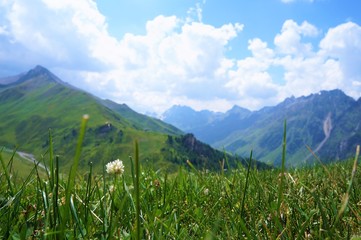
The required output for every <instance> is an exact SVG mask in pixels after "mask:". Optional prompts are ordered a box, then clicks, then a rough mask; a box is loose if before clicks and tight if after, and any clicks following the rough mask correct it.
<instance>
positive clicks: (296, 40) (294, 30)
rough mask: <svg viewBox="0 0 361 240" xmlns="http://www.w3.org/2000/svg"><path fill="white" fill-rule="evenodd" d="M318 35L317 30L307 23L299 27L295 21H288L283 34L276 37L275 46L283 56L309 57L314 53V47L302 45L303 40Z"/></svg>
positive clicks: (307, 44) (285, 23)
mask: <svg viewBox="0 0 361 240" xmlns="http://www.w3.org/2000/svg"><path fill="white" fill-rule="evenodd" d="M317 34H318V30H317V28H316V27H315V26H313V25H312V24H310V23H308V22H306V21H305V22H303V23H302V24H301V25H298V24H297V23H296V22H295V21H293V20H286V21H285V22H284V24H283V26H282V30H281V33H280V34H277V35H276V37H275V39H274V44H275V46H276V47H277V50H278V51H279V52H280V53H282V54H298V55H307V54H310V52H312V45H311V44H310V43H302V42H301V39H302V37H303V36H306V37H307V36H308V37H314V36H317Z"/></svg>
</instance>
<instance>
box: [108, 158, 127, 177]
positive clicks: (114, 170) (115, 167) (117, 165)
mask: <svg viewBox="0 0 361 240" xmlns="http://www.w3.org/2000/svg"><path fill="white" fill-rule="evenodd" d="M105 167H106V171H107V173H109V174H115V175H122V174H123V173H124V165H123V161H121V160H119V159H117V160H114V161H112V162H109V163H107V165H106V166H105Z"/></svg>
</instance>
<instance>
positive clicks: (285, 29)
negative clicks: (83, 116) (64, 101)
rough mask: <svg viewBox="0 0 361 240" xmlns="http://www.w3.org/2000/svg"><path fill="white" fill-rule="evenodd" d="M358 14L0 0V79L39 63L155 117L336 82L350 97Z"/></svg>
mask: <svg viewBox="0 0 361 240" xmlns="http://www.w3.org/2000/svg"><path fill="white" fill-rule="evenodd" d="M360 12H361V1H358V0H252V1H243V0H229V1H216V0H203V1H190V0H182V1H165V0H133V1H126V0H97V1H93V0H77V1H72V0H63V1H55V0H33V1H27V0H0V66H1V68H0V77H2V76H9V75H13V74H17V73H19V72H24V71H27V70H28V69H30V68H32V67H34V66H35V65H37V64H41V65H43V66H45V67H47V68H49V69H50V70H51V71H53V72H54V73H55V74H56V75H58V76H59V77H60V78H62V79H63V80H64V81H66V82H69V83H71V84H73V85H75V86H77V87H80V88H83V89H85V90H87V91H90V92H92V93H93V94H95V95H97V96H99V97H102V98H109V99H111V100H114V101H116V102H119V103H126V104H128V105H129V106H130V107H132V108H133V109H135V110H137V111H139V112H143V113H144V112H155V113H157V114H161V113H162V112H163V111H165V110H166V109H167V108H169V107H171V106H172V105H175V104H180V105H188V106H191V107H193V108H195V109H197V110H201V109H210V110H214V111H226V110H228V109H230V108H231V107H232V106H233V105H235V104H237V105H239V106H242V107H246V108H249V109H252V110H256V109H260V108H262V107H264V106H269V105H275V104H277V103H279V102H281V101H283V100H284V99H285V98H286V97H290V96H296V97H298V96H302V95H308V94H311V93H316V92H319V91H320V90H331V89H335V88H339V89H342V90H343V91H344V92H345V93H346V94H348V95H350V96H352V97H354V98H355V99H357V98H359V97H361V14H360Z"/></svg>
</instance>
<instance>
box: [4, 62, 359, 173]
mask: <svg viewBox="0 0 361 240" xmlns="http://www.w3.org/2000/svg"><path fill="white" fill-rule="evenodd" d="M0 112H1V115H0V135H1V139H0V146H3V147H6V148H8V149H13V148H14V147H18V149H19V151H20V152H27V153H30V154H33V155H34V157H35V158H36V159H38V160H40V161H44V160H45V161H44V162H45V163H46V160H47V157H48V156H47V154H48V150H49V146H50V142H49V141H50V140H51V141H52V142H53V145H54V151H55V153H56V154H57V155H59V158H60V159H61V165H62V167H63V168H64V169H67V168H69V167H70V166H71V163H72V158H73V156H74V153H75V152H74V151H75V147H74V146H76V142H77V139H78V135H79V125H80V120H81V118H82V115H83V114H88V115H90V121H89V123H88V126H87V131H86V138H85V141H84V143H83V151H82V159H83V161H82V162H81V164H80V168H81V169H85V168H87V167H88V164H89V163H90V162H91V163H92V164H93V165H94V166H95V169H98V170H99V171H100V170H101V169H102V167H103V166H104V163H106V162H109V161H112V160H114V159H118V158H121V159H123V160H126V159H129V156H131V155H133V151H134V145H133V144H134V141H135V140H138V141H139V143H140V147H141V159H142V161H143V164H146V165H150V166H152V167H155V168H157V169H167V170H168V171H174V170H176V169H177V166H178V165H187V163H186V162H187V160H190V162H191V163H192V164H193V165H194V166H196V167H198V168H206V169H219V168H220V164H221V163H222V161H223V160H224V159H227V160H228V164H229V166H230V167H232V166H237V165H238V164H246V159H247V157H248V156H249V154H250V151H251V150H253V156H254V158H255V159H256V160H258V161H259V162H256V165H257V166H258V167H259V168H268V167H269V166H279V165H280V163H281V154H282V149H281V146H282V137H283V124H284V121H285V120H286V121H287V152H286V154H287V162H286V165H287V166H288V167H292V166H303V165H308V164H313V163H315V161H316V158H315V155H316V156H318V157H319V159H320V160H321V161H322V162H331V161H338V160H344V159H346V158H348V157H351V156H353V155H354V151H355V148H356V145H358V144H360V143H361V128H360V125H361V99H358V100H355V99H353V98H351V97H349V96H347V95H345V94H344V93H343V92H342V91H340V90H331V91H321V92H320V93H315V94H311V95H309V96H303V97H299V98H295V97H291V98H287V99H286V100H284V101H283V102H281V103H280V104H278V105H276V106H270V107H265V108H262V109H260V110H258V111H250V110H248V109H246V108H242V107H239V106H234V107H233V108H232V109H230V110H229V111H227V112H225V113H218V112H211V111H207V110H203V111H195V110H193V109H191V108H189V107H186V106H173V107H172V108H170V109H169V110H167V111H166V112H165V113H164V114H163V115H162V117H161V120H159V119H157V118H153V117H149V116H146V115H143V114H140V113H137V112H135V111H133V110H132V109H131V108H129V107H128V106H127V105H126V104H118V103H115V102H112V101H110V100H103V99H100V98H98V97H96V96H93V95H91V94H89V93H87V92H85V91H82V90H80V89H77V88H75V87H73V86H71V85H70V84H68V83H66V82H63V81H62V80H61V79H59V78H58V77H57V76H56V75H55V74H53V73H51V72H50V71H49V70H47V69H46V68H44V67H42V66H36V67H35V68H34V69H31V70H29V71H28V72H25V73H22V74H19V75H17V76H12V77H7V78H3V79H0ZM49 129H50V132H49ZM49 135H50V136H51V138H49ZM198 139H199V140H198ZM203 142H204V143H203ZM217 149H218V150H217ZM310 149H311V151H310ZM226 152H228V153H230V154H226Z"/></svg>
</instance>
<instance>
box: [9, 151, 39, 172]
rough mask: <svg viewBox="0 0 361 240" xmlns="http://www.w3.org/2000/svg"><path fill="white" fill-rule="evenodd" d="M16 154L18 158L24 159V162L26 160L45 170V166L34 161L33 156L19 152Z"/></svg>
mask: <svg viewBox="0 0 361 240" xmlns="http://www.w3.org/2000/svg"><path fill="white" fill-rule="evenodd" d="M16 153H17V154H19V156H20V157H21V158H23V159H26V160H28V161H30V162H33V163H35V164H38V167H40V168H42V169H44V170H46V169H45V166H44V165H43V164H42V163H38V161H37V160H36V159H35V157H34V155H33V154H30V153H25V152H19V151H17V152H16Z"/></svg>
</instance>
